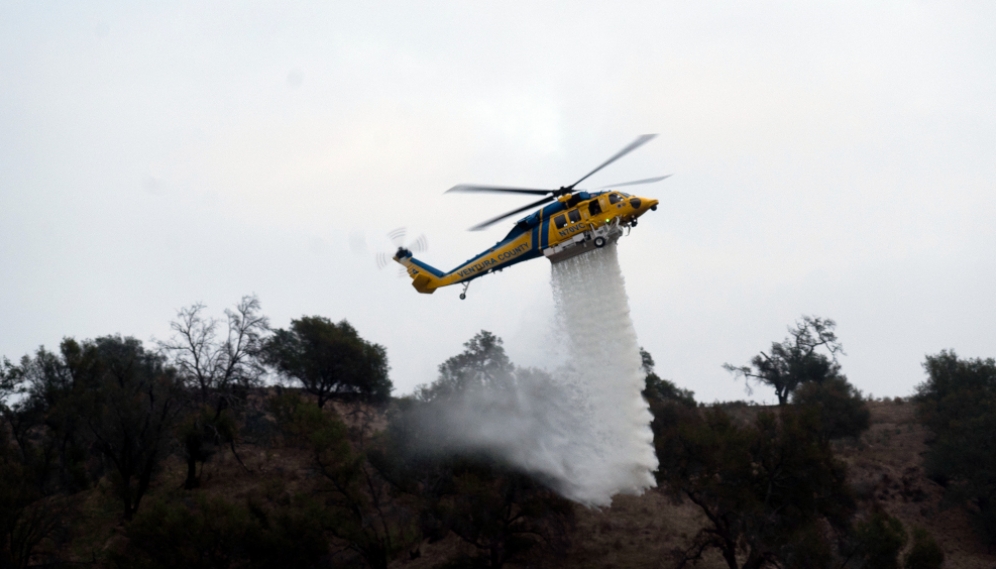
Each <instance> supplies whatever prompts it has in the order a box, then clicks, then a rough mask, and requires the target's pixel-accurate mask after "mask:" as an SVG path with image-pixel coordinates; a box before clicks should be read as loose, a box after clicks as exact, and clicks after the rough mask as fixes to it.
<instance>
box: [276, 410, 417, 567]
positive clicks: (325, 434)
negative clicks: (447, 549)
mask: <svg viewBox="0 0 996 569" xmlns="http://www.w3.org/2000/svg"><path fill="white" fill-rule="evenodd" d="M274 410H275V412H276V414H277V416H278V417H279V421H280V423H281V425H282V427H283V429H284V430H285V432H287V434H288V435H289V436H290V437H291V438H292V439H293V440H295V441H296V442H297V443H298V444H300V445H302V446H303V447H304V448H306V449H307V450H308V451H309V452H310V454H311V457H312V460H311V465H312V468H313V469H314V471H315V473H316V474H317V475H319V476H320V477H321V481H322V482H321V484H320V486H319V492H320V493H319V495H318V498H319V499H320V500H321V503H322V506H323V509H324V511H325V513H326V516H325V517H324V528H325V529H326V530H327V531H329V532H330V533H331V534H332V535H333V536H335V538H336V543H338V544H339V545H340V546H341V547H343V548H345V549H347V550H350V551H352V552H355V553H356V554H358V555H360V556H361V557H362V558H363V559H364V560H365V562H366V564H367V565H368V566H370V567H372V568H375V569H383V568H386V567H387V564H388V562H389V561H391V559H393V558H394V557H395V556H396V555H397V554H398V553H399V552H401V551H404V550H406V549H407V548H408V547H409V546H410V545H411V544H413V543H415V542H416V541H418V537H419V534H418V524H417V514H416V510H415V509H414V507H413V500H412V498H411V497H410V496H408V495H404V494H402V493H400V492H399V491H397V489H396V487H395V486H393V485H392V484H390V482H389V481H388V479H387V478H386V477H385V476H384V474H383V469H384V468H385V466H384V465H383V461H384V455H383V453H377V456H378V457H379V458H381V461H380V462H377V461H376V460H371V459H370V456H369V454H371V453H374V452H376V451H377V448H376V445H377V441H375V440H371V438H370V435H371V430H370V428H369V424H364V421H363V420H364V417H359V418H356V417H353V419H354V420H356V422H357V423H358V425H357V426H356V427H355V428H354V429H352V432H350V429H348V428H347V426H346V424H345V423H344V422H343V421H342V420H341V419H340V418H339V417H337V416H336V415H334V414H332V413H329V412H327V411H324V410H322V409H320V408H318V407H315V406H314V405H306V404H304V403H303V401H302V400H301V399H300V398H298V397H297V396H296V395H295V394H294V393H287V394H284V395H283V396H281V397H280V398H279V399H278V400H277V401H276V402H275V405H274Z"/></svg>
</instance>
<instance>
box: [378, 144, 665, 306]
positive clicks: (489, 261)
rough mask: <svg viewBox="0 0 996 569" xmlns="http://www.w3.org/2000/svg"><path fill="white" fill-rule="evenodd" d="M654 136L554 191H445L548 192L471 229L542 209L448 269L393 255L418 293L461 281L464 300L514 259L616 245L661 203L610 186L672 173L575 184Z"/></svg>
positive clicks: (466, 188) (474, 189) (405, 253)
mask: <svg viewBox="0 0 996 569" xmlns="http://www.w3.org/2000/svg"><path fill="white" fill-rule="evenodd" d="M656 136H657V135H656V134H644V135H641V136H640V137H638V138H637V139H636V140H634V141H633V142H631V143H630V144H629V145H627V146H626V147H625V148H623V149H622V150H620V151H619V152H617V153H616V154H615V155H613V156H612V157H611V158H609V159H608V160H606V161H605V162H603V163H602V164H601V165H599V166H598V167H597V168H595V169H594V170H592V171H591V172H588V173H587V174H585V175H584V176H583V177H582V178H581V179H580V180H578V181H577V182H574V183H573V184H571V185H569V186H561V187H560V188H558V189H555V190H542V189H530V188H507V187H501V186H477V185H468V184H460V185H457V186H453V187H452V188H450V189H449V190H447V191H446V192H445V193H450V192H470V193H478V192H488V193H515V194H524V195H542V196H544V197H543V198H542V199H540V200H537V201H535V202H532V203H530V204H527V205H524V206H522V207H520V208H517V209H514V210H512V211H509V212H506V213H503V214H501V215H499V216H497V217H493V218H491V219H489V220H487V221H484V222H482V223H479V224H477V225H475V226H473V227H471V228H470V231H480V230H482V229H485V228H487V227H490V226H492V225H494V224H495V223H498V222H499V221H502V220H503V219H506V218H509V217H511V216H513V215H515V214H517V213H522V212H524V211H526V210H529V209H532V208H534V207H537V206H543V207H542V208H540V209H538V210H536V211H534V212H533V213H531V214H529V215H527V216H526V217H523V218H522V219H520V220H518V221H516V222H515V225H514V226H513V227H512V229H511V231H509V232H508V235H506V236H505V237H504V238H503V239H502V240H501V241H499V242H498V243H495V245H494V246H493V247H491V248H489V249H487V250H486V251H484V252H482V253H480V254H478V255H475V256H474V257H471V258H470V259H468V260H467V261H466V262H464V263H462V264H460V265H459V266H458V267H457V268H455V269H453V270H452V271H449V272H448V273H444V272H443V271H440V270H439V269H436V268H435V267H432V266H430V265H428V264H426V263H424V262H423V261H420V260H418V259H416V258H415V257H414V256H413V254H412V251H411V250H409V249H407V248H405V247H398V251H397V253H395V255H394V257H393V259H394V260H395V261H397V262H398V263H400V264H401V265H402V266H404V267H405V269H406V270H407V272H408V275H409V276H410V277H411V278H412V286H414V287H415V290H417V291H418V292H420V293H424V294H432V293H433V292H435V291H436V289H437V288H440V287H444V286H450V285H455V284H462V285H463V291H462V292H461V293H460V299H461V300H463V299H466V298H467V288H468V287H469V286H470V282H471V281H472V280H474V279H476V278H479V277H483V276H484V275H487V274H490V273H493V272H496V271H501V270H503V269H505V268H507V267H510V266H512V265H514V264H516V263H521V262H523V261H528V260H530V259H535V258H538V257H546V258H547V259H549V260H550V262H551V263H559V262H560V261H563V260H565V259H569V258H571V257H575V256H577V255H582V254H584V253H588V252H591V251H595V250H596V249H601V248H602V247H605V246H606V245H609V244H612V243H615V242H616V241H618V240H619V238H620V237H621V236H622V235H623V230H624V229H626V230H627V233H628V230H629V229H631V228H633V227H636V225H637V220H638V219H639V217H640V216H641V215H643V214H644V213H646V212H648V211H656V210H657V204H658V201H657V200H655V199H649V198H642V197H638V196H632V195H630V194H627V193H624V192H621V191H618V190H615V189H606V188H618V187H622V186H635V185H640V184H652V183H655V182H660V181H661V180H664V179H665V178H667V177H669V176H670V174H669V175H668V176H658V177H656V178H647V179H645V180H635V181H632V182H625V183H622V184H612V185H610V186H603V187H601V188H596V190H603V191H586V190H580V189H575V188H576V187H577V185H578V184H580V183H581V182H583V181H585V180H587V179H588V178H589V177H590V176H591V175H592V174H594V173H595V172H598V171H599V170H601V169H602V168H605V167H606V166H608V165H609V164H611V163H613V162H615V161H616V160H619V159H620V158H622V157H623V156H625V155H627V154H629V153H630V152H632V151H634V150H636V149H637V148H639V147H640V146H643V145H644V144H646V143H647V142H649V141H650V140H652V139H653V138H654V137H656ZM551 202H552V203H551ZM544 204H549V205H544Z"/></svg>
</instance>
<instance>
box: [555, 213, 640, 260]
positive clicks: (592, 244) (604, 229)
mask: <svg viewBox="0 0 996 569" xmlns="http://www.w3.org/2000/svg"><path fill="white" fill-rule="evenodd" d="M622 234H623V231H622V228H621V227H619V223H618V219H616V220H613V222H612V223H610V224H607V225H603V226H601V227H599V228H598V229H594V230H590V231H585V232H584V233H582V234H580V235H577V236H575V237H574V239H571V240H570V241H566V242H564V243H561V244H559V245H555V246H553V247H548V248H546V249H544V250H543V255H544V256H545V257H546V258H547V259H550V262H551V263H559V262H560V261H563V260H565V259H570V258H571V257H577V256H578V255H583V254H584V253H589V252H591V251H594V250H595V249H601V248H602V247H605V246H606V245H608V244H610V243H615V242H616V241H618V240H619V238H620V237H622Z"/></svg>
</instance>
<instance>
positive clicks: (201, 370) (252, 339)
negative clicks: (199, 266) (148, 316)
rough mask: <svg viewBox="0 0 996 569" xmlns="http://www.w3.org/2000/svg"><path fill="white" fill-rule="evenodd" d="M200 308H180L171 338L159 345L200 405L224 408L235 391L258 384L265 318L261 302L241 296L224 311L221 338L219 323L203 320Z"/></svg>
mask: <svg viewBox="0 0 996 569" xmlns="http://www.w3.org/2000/svg"><path fill="white" fill-rule="evenodd" d="M204 308H205V307H204V305H203V304H200V303H198V304H194V305H192V306H190V307H187V308H183V309H181V310H180V311H179V312H178V313H177V320H174V321H173V322H171V323H170V328H171V329H172V330H173V337H172V338H170V339H169V340H167V341H165V342H159V343H158V344H159V349H160V350H162V352H163V353H164V354H165V355H167V357H168V358H169V361H170V363H171V364H172V365H173V367H175V368H176V370H177V373H178V374H179V377H180V379H181V380H183V381H184V383H185V385H187V386H188V387H189V388H192V389H194V390H195V391H196V392H197V395H198V398H199V400H200V402H201V403H202V404H208V403H213V404H214V405H215V406H223V405H225V404H226V400H227V398H230V397H231V396H232V395H233V393H234V392H235V391H236V390H239V389H241V390H245V389H246V388H248V387H253V386H256V385H259V382H260V378H261V377H262V375H263V374H264V373H265V371H266V370H265V368H264V367H263V365H262V362H261V361H260V359H259V358H260V355H261V352H262V348H263V342H264V339H265V338H264V336H265V334H266V332H267V331H268V330H269V322H268V321H267V319H266V317H264V316H262V315H261V314H260V305H259V300H258V299H257V298H256V297H255V296H244V297H242V300H240V301H239V303H238V304H236V305H235V309H234V310H225V317H226V324H227V326H226V331H225V337H224V338H219V337H218V324H219V322H218V320H216V319H214V318H205V317H204V315H203V312H204Z"/></svg>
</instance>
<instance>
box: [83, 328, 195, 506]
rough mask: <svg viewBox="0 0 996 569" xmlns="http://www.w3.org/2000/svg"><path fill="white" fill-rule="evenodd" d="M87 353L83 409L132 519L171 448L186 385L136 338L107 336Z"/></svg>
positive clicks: (89, 346) (88, 345) (96, 446)
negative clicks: (171, 440)
mask: <svg viewBox="0 0 996 569" xmlns="http://www.w3.org/2000/svg"><path fill="white" fill-rule="evenodd" d="M82 351H83V352H84V353H87V354H89V355H91V356H92V357H91V358H89V359H90V361H91V362H92V367H90V368H89V369H87V370H86V375H87V376H88V377H87V379H86V381H85V384H86V387H85V388H84V389H82V390H81V391H80V392H79V393H77V397H78V398H79V408H80V410H81V411H82V416H83V418H84V421H85V424H86V426H87V427H88V430H89V432H90V434H91V435H92V437H93V447H94V449H95V450H96V451H97V452H98V453H99V454H100V456H101V457H102V458H103V459H104V461H105V462H106V463H107V464H108V465H109V466H110V468H111V472H112V476H111V480H112V482H113V483H114V486H115V488H116V490H117V492H118V496H119V497H120V499H121V503H122V507H123V513H124V517H125V519H126V520H130V519H131V518H132V516H134V514H135V512H136V511H137V510H138V506H139V503H140V502H141V500H142V497H143V496H144V495H145V492H146V491H147V490H148V488H149V483H150V482H151V481H152V476H153V474H154V473H155V472H156V470H157V469H158V467H159V464H160V462H161V461H162V459H163V458H164V457H165V456H166V454H167V452H168V450H169V444H168V443H169V440H170V437H171V436H172V432H173V427H174V426H175V422H176V420H177V418H178V416H179V413H180V410H181V402H182V392H181V390H182V386H181V384H180V382H179V381H178V380H177V378H176V373H175V372H174V370H173V369H171V368H168V367H166V366H165V362H164V360H163V358H162V356H159V355H157V354H154V353H152V352H148V351H146V350H145V349H144V348H143V347H142V343H141V342H140V341H138V340H136V339H134V338H122V337H120V336H104V337H102V338H97V339H96V340H92V341H89V342H85V343H84V344H83V350H82Z"/></svg>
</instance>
